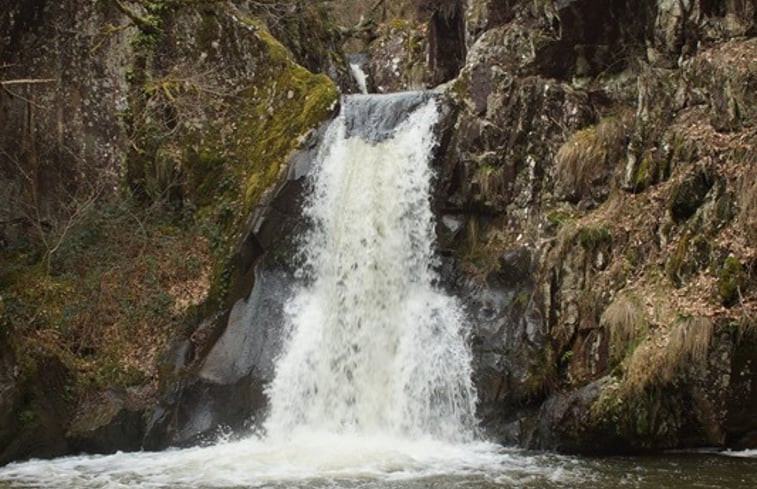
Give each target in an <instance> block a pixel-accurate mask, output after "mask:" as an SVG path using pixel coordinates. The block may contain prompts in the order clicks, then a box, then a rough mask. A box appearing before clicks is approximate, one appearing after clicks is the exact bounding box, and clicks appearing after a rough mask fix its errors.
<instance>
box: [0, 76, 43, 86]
mask: <svg viewBox="0 0 757 489" xmlns="http://www.w3.org/2000/svg"><path fill="white" fill-rule="evenodd" d="M54 81H57V80H56V79H55V78H19V79H17V80H3V81H0V85H2V86H6V85H35V84H38V83H52V82H54Z"/></svg>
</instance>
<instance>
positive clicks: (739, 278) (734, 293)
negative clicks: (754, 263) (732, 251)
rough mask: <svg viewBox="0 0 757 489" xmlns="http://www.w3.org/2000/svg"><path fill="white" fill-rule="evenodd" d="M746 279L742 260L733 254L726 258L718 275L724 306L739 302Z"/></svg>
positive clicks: (719, 289)
mask: <svg viewBox="0 0 757 489" xmlns="http://www.w3.org/2000/svg"><path fill="white" fill-rule="evenodd" d="M746 281H747V274H746V271H745V270H744V267H743V266H742V265H741V262H739V260H738V259H737V258H734V257H732V256H731V257H728V258H726V260H725V263H723V267H722V268H721V269H720V273H719V277H718V292H719V293H720V300H721V302H722V303H723V305H724V306H726V307H732V306H734V305H736V304H738V303H739V301H740V300H741V297H742V295H743V293H744V287H745V286H746Z"/></svg>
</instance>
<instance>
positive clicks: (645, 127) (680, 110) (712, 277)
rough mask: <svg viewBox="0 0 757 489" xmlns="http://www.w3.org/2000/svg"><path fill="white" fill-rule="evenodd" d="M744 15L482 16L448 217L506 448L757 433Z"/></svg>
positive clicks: (654, 9) (462, 89) (730, 8)
mask: <svg viewBox="0 0 757 489" xmlns="http://www.w3.org/2000/svg"><path fill="white" fill-rule="evenodd" d="M747 3H748V2H747ZM747 3H745V2H731V3H728V4H727V5H726V4H722V5H720V4H719V5H717V6H715V5H714V4H713V3H712V2H685V3H681V2H666V1H663V0H660V1H647V2H642V3H641V5H639V3H638V2H625V1H609V2H594V1H590V0H576V1H564V2H551V1H544V2H525V1H523V2H518V1H511V2H488V1H473V2H470V3H469V5H468V10H467V13H466V19H467V36H468V43H469V48H468V55H467V59H466V63H465V66H463V68H462V70H461V73H460V75H459V76H458V77H457V78H456V79H455V80H454V81H453V82H452V83H450V84H448V85H447V86H446V91H447V93H449V94H450V95H451V96H452V97H453V98H455V99H456V100H457V101H458V103H459V106H460V111H459V117H458V118H457V121H456V125H455V128H454V131H453V135H452V139H451V141H450V144H449V146H448V147H447V149H446V151H445V154H446V155H447V156H446V160H445V162H444V164H443V166H442V170H441V174H440V185H439V197H438V198H439V201H440V203H439V206H438V212H439V215H440V219H441V220H442V221H445V220H446V221H447V222H453V223H454V224H455V232H454V233H453V234H449V233H447V234H444V233H442V234H441V236H442V238H443V242H442V246H443V248H444V249H445V250H447V252H449V253H452V254H454V256H455V257H456V260H455V263H456V270H457V273H456V277H455V278H454V279H453V284H454V287H456V288H457V290H458V291H459V293H460V294H461V295H462V296H463V297H466V298H467V299H466V300H467V304H468V306H469V310H470V313H471V318H472V324H473V328H474V337H473V348H474V352H475V355H474V356H475V362H476V369H475V371H476V383H477V386H478V390H479V397H480V401H481V405H480V414H481V418H482V422H483V425H484V427H485V428H486V429H487V430H488V431H489V432H490V433H491V434H492V435H493V436H495V437H496V438H498V439H500V440H502V441H503V442H506V443H517V444H521V445H524V446H529V447H534V448H545V449H557V450H561V451H567V452H595V453H612V452H638V451H645V450H659V449H664V448H683V447H695V446H734V447H735V446H739V447H744V446H747V445H748V443H752V442H748V440H754V433H755V431H756V430H757V420H755V419H754V417H752V418H751V419H750V420H747V419H746V418H745V417H744V414H743V413H744V409H746V408H744V407H743V406H744V404H742V403H746V404H747V405H749V406H751V407H750V408H751V409H755V408H757V406H756V405H755V404H754V399H753V393H754V391H755V389H757V385H755V383H754V378H755V377H754V375H755V369H754V367H753V366H748V365H747V364H745V363H744V360H743V359H744V356H743V355H745V354H746V352H747V351H752V348H753V346H750V345H753V342H754V335H755V329H754V324H755V315H754V311H755V288H756V287H755V281H754V279H753V278H752V277H753V273H754V267H755V241H754V233H753V231H752V230H751V227H750V226H753V224H754V221H753V220H752V219H750V218H748V217H746V214H744V212H747V213H748V212H753V209H754V190H755V189H754V187H753V185H752V184H751V183H749V182H750V179H753V178H754V170H753V161H755V160H754V158H755V155H756V154H757V153H756V152H755V144H756V143H757V134H756V133H755V126H754V121H753V114H752V107H754V106H755V99H754V95H753V94H754V93H755V91H754V90H753V89H752V88H753V87H754V84H755V73H757V69H756V68H757V67H756V66H755V62H757V49H755V44H754V41H755V40H754V37H753V36H754V32H755V25H754V7H753V6H752V5H748V4H747ZM734 290H738V291H739V293H738V294H734V293H733V292H732V291H734ZM736 295H738V299H735V296H736ZM734 379H739V381H738V382H735V381H734ZM750 446H751V445H750Z"/></svg>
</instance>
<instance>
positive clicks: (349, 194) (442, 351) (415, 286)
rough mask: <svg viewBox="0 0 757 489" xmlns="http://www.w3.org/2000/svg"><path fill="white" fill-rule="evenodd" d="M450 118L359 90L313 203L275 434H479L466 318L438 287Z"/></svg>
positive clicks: (407, 100) (324, 156)
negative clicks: (440, 163)
mask: <svg viewBox="0 0 757 489" xmlns="http://www.w3.org/2000/svg"><path fill="white" fill-rule="evenodd" d="M408 111H411V112H410V113H409V114H408V113H407V112H408ZM387 114H393V116H394V118H393V119H392V118H391V117H387ZM402 117H405V119H404V120H401V118H402ZM438 118H439V109H438V107H437V101H436V99H435V98H434V97H432V96H429V95H428V94H423V93H407V94H395V95H391V96H378V95H372V96H348V97H346V98H345V99H344V101H343V110H342V114H341V115H340V116H339V117H338V118H337V119H336V120H335V121H334V122H333V123H332V124H331V126H330V127H329V129H328V131H327V133H326V137H325V141H324V143H323V144H322V147H321V151H320V152H319V155H318V157H317V161H316V165H315V169H314V174H313V182H312V193H311V195H310V197H309V200H308V202H307V205H306V208H305V216H306V218H307V219H308V220H309V222H310V223H311V230H310V232H309V233H308V234H307V235H306V236H305V237H304V239H303V243H302V253H303V255H304V262H305V268H304V272H303V279H304V284H303V285H302V286H301V287H300V288H299V290H298V291H297V292H296V293H295V296H294V297H293V298H292V299H291V301H290V302H289V304H288V306H287V317H288V320H289V327H290V329H291V332H290V337H289V339H288V344H287V346H286V348H285V350H284V353H283V355H282V356H281V358H280V359H279V360H278V363H277V367H276V376H275V379H274V381H273V382H272V384H271V386H270V388H269V390H268V393H269V396H270V402H271V414H270V417H269V419H268V422H267V423H266V429H267V432H268V433H269V435H271V436H285V435H287V434H290V433H292V432H294V431H297V430H301V429H306V430H308V429H310V430H312V429H317V430H320V431H327V432H332V433H342V432H344V433H357V434H376V433H383V434H386V433H391V434H393V435H397V436H415V437H417V436H424V435H428V436H434V437H438V438H440V439H444V440H449V441H463V440H467V439H470V437H471V434H472V432H473V426H474V416H473V412H474V407H475V392H474V389H473V387H472V384H471V359H470V354H469V351H468V348H467V345H466V339H465V328H464V325H465V321H464V316H463V314H462V312H461V307H460V304H458V301H457V300H456V299H455V298H453V297H451V296H449V295H447V294H445V293H444V292H442V291H441V290H439V288H438V287H436V286H435V283H436V282H437V278H438V277H437V276H436V273H435V271H434V246H433V245H434V237H435V232H434V216H433V214H432V212H431V202H430V199H431V180H432V170H431V167H430V163H431V161H430V160H431V154H432V150H433V148H434V146H435V144H436V139H435V134H434V127H435V125H436V124H437V122H438ZM398 119H400V120H399V121H398ZM393 124H396V125H394V127H392V125H393Z"/></svg>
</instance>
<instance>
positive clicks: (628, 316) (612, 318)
mask: <svg viewBox="0 0 757 489" xmlns="http://www.w3.org/2000/svg"><path fill="white" fill-rule="evenodd" d="M600 324H601V325H602V326H603V327H604V328H605V330H606V331H607V333H608V335H609V338H610V357H611V358H612V360H613V361H615V362H618V361H620V360H622V359H623V357H624V356H625V355H626V353H627V352H628V349H629V347H631V346H632V345H633V343H634V340H636V339H637V338H639V337H641V336H643V335H645V334H646V332H647V321H646V318H645V317H644V308H643V306H642V304H641V301H640V300H639V299H638V298H637V297H635V296H630V295H621V296H619V297H617V298H616V299H615V300H614V301H613V302H612V303H611V304H610V305H609V306H608V307H607V309H605V311H604V312H603V313H602V317H601V319H600Z"/></svg>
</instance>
